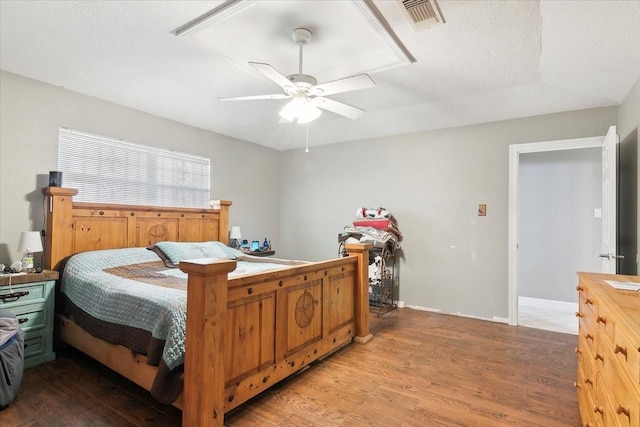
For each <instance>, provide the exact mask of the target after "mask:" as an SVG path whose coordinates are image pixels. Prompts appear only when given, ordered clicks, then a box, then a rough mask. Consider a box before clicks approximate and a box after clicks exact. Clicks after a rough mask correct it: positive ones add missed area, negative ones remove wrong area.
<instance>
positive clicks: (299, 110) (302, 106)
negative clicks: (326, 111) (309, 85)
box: [280, 97, 322, 124]
mask: <svg viewBox="0 0 640 427" xmlns="http://www.w3.org/2000/svg"><path fill="white" fill-rule="evenodd" d="M321 113H322V112H321V111H320V109H319V108H318V107H316V105H315V104H314V103H313V102H311V101H310V100H309V99H303V98H302V97H294V98H293V99H292V100H291V101H290V102H289V103H287V105H285V106H284V108H283V109H282V110H281V111H280V117H282V118H283V119H285V120H287V121H289V122H294V121H297V122H298V123H299V124H303V123H309V122H312V121H314V120H315V119H317V118H318V117H320V114H321Z"/></svg>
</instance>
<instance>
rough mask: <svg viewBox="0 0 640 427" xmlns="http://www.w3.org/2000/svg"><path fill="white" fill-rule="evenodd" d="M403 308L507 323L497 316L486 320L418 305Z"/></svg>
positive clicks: (481, 318)
mask: <svg viewBox="0 0 640 427" xmlns="http://www.w3.org/2000/svg"><path fill="white" fill-rule="evenodd" d="M403 306H404V307H405V308H409V309H411V310H420V311H431V312H433V313H441V314H448V315H451V316H458V317H466V318H469V319H477V320H486V321H488V322H495V323H509V319H506V318H504V317H497V316H493V317H492V318H488V317H481V316H473V315H471V314H465V313H460V312H458V313H448V312H445V311H442V310H440V309H437V308H431V307H422V306H419V305H404V303H403ZM398 307H400V305H399V304H398Z"/></svg>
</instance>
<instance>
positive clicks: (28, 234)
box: [18, 231, 42, 253]
mask: <svg viewBox="0 0 640 427" xmlns="http://www.w3.org/2000/svg"><path fill="white" fill-rule="evenodd" d="M27 250H29V251H31V252H42V239H41V238H40V232H39V231H23V232H22V233H20V243H19V244H18V252H20V253H24V252H26V251H27Z"/></svg>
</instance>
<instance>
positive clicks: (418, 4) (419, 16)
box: [396, 0, 445, 31]
mask: <svg viewBox="0 0 640 427" xmlns="http://www.w3.org/2000/svg"><path fill="white" fill-rule="evenodd" d="M396 2H398V5H399V6H400V9H401V10H402V12H403V13H404V15H405V18H407V20H408V21H409V23H410V24H411V26H412V27H413V30H414V31H422V30H426V29H427V28H429V27H433V26H434V25H442V24H444V23H445V20H444V18H443V16H442V12H440V7H439V6H438V2H437V1H436V0H396Z"/></svg>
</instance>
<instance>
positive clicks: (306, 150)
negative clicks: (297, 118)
mask: <svg viewBox="0 0 640 427" xmlns="http://www.w3.org/2000/svg"><path fill="white" fill-rule="evenodd" d="M304 152H305V153H308V152H309V123H307V148H306V149H305V150H304Z"/></svg>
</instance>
